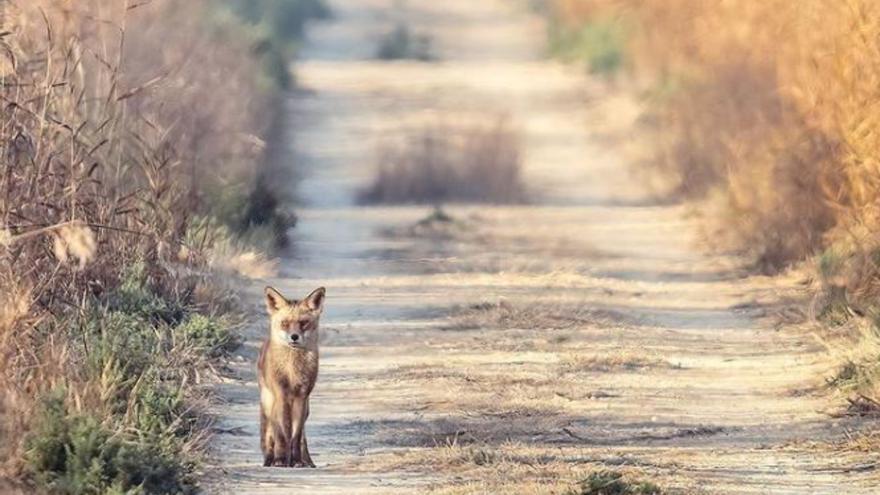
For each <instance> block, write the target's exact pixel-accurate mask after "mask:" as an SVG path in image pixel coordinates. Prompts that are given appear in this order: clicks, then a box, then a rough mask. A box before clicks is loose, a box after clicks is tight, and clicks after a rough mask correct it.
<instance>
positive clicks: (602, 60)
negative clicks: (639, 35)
mask: <svg viewBox="0 0 880 495" xmlns="http://www.w3.org/2000/svg"><path fill="white" fill-rule="evenodd" d="M625 38H626V34H625V30H624V28H623V25H622V22H621V21H620V20H617V19H610V18H609V19H596V20H590V21H589V22H587V23H585V24H583V25H581V26H567V25H565V24H562V23H560V22H558V21H557V22H555V23H551V27H550V48H549V49H550V54H551V55H553V56H555V57H558V58H560V59H562V60H564V61H566V62H570V63H572V62H574V63H583V64H584V65H585V66H586V68H587V69H588V70H589V72H591V73H594V74H603V75H613V74H615V73H617V72H618V71H619V70H620V69H621V68H622V67H623V63H624V57H625Z"/></svg>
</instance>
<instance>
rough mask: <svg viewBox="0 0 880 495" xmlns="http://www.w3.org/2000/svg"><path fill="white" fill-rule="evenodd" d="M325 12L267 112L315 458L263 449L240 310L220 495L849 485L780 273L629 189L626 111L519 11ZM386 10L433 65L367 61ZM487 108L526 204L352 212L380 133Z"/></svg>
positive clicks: (420, 1)
mask: <svg viewBox="0 0 880 495" xmlns="http://www.w3.org/2000/svg"><path fill="white" fill-rule="evenodd" d="M331 8H332V10H333V12H334V18H333V19H332V20H330V21H327V22H325V23H322V24H319V25H316V26H313V27H312V29H311V31H310V32H309V36H308V43H307V45H306V46H305V48H304V51H303V53H302V59H301V61H300V62H299V63H298V70H297V75H298V82H299V85H300V86H301V87H302V88H303V89H302V90H300V91H298V92H297V93H296V94H295V95H294V96H292V97H291V99H290V101H289V102H288V111H289V115H290V120H291V131H290V132H291V136H292V137H291V139H290V142H289V159H290V161H291V162H295V163H296V166H297V168H298V169H299V170H302V171H303V175H304V176H303V177H302V178H301V180H299V181H298V186H297V187H298V190H297V195H298V197H299V198H300V199H301V200H302V202H303V205H304V206H303V207H302V208H301V209H300V210H299V212H298V213H299V216H300V223H299V225H298V227H297V228H296V231H295V237H294V242H293V248H292V249H291V254H290V256H289V257H288V258H286V259H285V260H284V261H283V263H282V267H281V273H280V275H279V277H278V278H277V279H274V280H271V281H269V283H270V284H272V285H274V286H275V287H278V288H279V289H280V290H281V291H282V292H284V293H285V294H287V295H289V296H296V297H299V296H302V295H305V294H307V293H308V291H310V290H311V289H313V288H314V287H317V286H326V287H327V288H328V293H327V294H328V295H327V302H326V312H325V316H324V318H323V324H322V329H321V332H322V355H321V360H322V361H321V375H320V378H319V382H318V386H317V389H316V391H315V393H314V395H313V396H312V411H311V419H310V420H309V423H308V425H307V429H308V431H309V444H310V447H311V450H312V452H313V457H314V460H315V462H316V463H317V464H318V469H314V470H309V469H280V468H273V469H267V468H263V467H261V465H260V460H261V457H260V453H259V440H258V438H259V427H258V423H257V417H258V416H257V411H258V391H257V384H256V378H255V373H254V371H253V370H254V366H255V365H254V363H255V360H256V356H257V351H258V346H259V342H260V341H261V339H262V338H263V335H264V332H265V327H264V325H255V326H254V327H253V328H250V329H248V330H247V332H246V343H245V346H244V347H243V349H242V350H241V351H240V356H239V359H238V360H237V361H236V362H234V363H233V365H234V368H235V372H236V377H235V378H234V379H230V380H229V381H228V382H227V383H223V384H221V385H220V386H219V392H220V394H221V396H222V398H223V399H224V401H225V403H224V404H223V405H222V407H220V408H219V412H220V414H221V416H222V418H221V422H220V424H219V427H218V432H219V433H218V435H217V436H216V438H215V444H216V445H215V446H216V452H218V456H217V457H218V459H219V460H218V461H217V466H215V467H214V468H212V470H211V479H212V480H213V483H215V488H216V489H217V490H218V491H226V492H230V493H252V494H262V493H266V494H268V493H290V489H291V488H292V487H301V488H302V491H301V493H315V494H320V493H386V492H389V493H390V492H400V493H412V492H421V491H429V490H437V491H440V492H442V493H495V492H498V493H501V492H505V490H507V491H506V493H564V492H565V491H566V490H567V489H569V488H571V487H572V482H573V481H575V480H577V479H580V478H583V477H584V476H586V475H588V474H589V473H590V472H593V471H595V470H601V469H618V470H620V469H623V470H625V471H626V472H628V473H629V472H632V473H635V474H634V475H635V476H638V477H640V478H642V479H645V480H650V481H653V482H656V483H658V484H660V485H662V486H671V487H673V488H680V489H683V490H685V491H686V492H687V493H692V492H694V491H696V492H701V490H704V491H705V492H706V493H780V494H781V493H791V494H804V493H870V490H869V488H868V487H867V484H866V482H865V481H864V480H862V479H860V476H862V474H859V473H860V469H859V466H860V464H859V461H858V460H856V459H850V458H848V457H847V456H846V455H844V454H838V453H835V452H834V451H833V449H834V440H835V439H837V438H839V437H840V436H841V435H843V434H844V433H845V432H846V431H847V428H848V426H849V425H848V422H847V421H848V420H845V419H834V418H832V417H831V416H830V415H829V414H828V413H829V411H832V410H833V409H832V407H831V404H830V402H829V401H828V400H827V398H826V397H825V396H824V395H823V394H822V393H820V392H821V390H820V388H821V384H822V376H827V375H828V373H829V367H830V363H829V362H828V360H827V358H826V357H825V354H824V353H823V352H822V351H821V350H820V349H819V348H818V346H817V345H815V343H814V340H813V339H812V338H811V337H810V336H809V334H808V333H807V332H803V331H798V330H797V329H794V328H791V326H790V325H788V326H786V325H779V324H778V323H779V321H778V319H774V318H770V317H769V316H767V315H768V314H770V313H773V311H768V308H770V309H772V308H776V307H782V306H780V304H781V303H780V302H779V301H780V298H779V295H780V294H782V295H784V294H790V293H793V292H794V291H795V290H796V280H793V279H792V278H791V277H789V278H778V279H771V278H762V277H745V276H742V275H741V274H738V272H737V270H736V266H737V262H738V260H736V259H731V258H726V257H721V256H717V255H711V256H710V255H705V254H703V253H705V252H706V251H707V250H706V249H705V248H704V246H702V245H701V242H700V240H699V236H698V235H697V232H698V230H697V228H696V222H695V221H694V220H691V219H689V218H688V216H687V215H686V214H685V213H686V211H685V210H684V208H682V207H678V206H656V205H653V204H652V203H650V202H649V201H647V199H646V198H647V195H646V194H644V192H643V191H641V190H639V188H638V186H637V185H634V184H633V180H632V178H631V177H630V176H629V175H628V173H627V172H626V168H625V166H624V163H623V159H622V157H621V154H620V151H619V149H618V147H619V143H620V142H621V141H625V139H623V140H621V139H612V138H609V136H613V135H617V136H618V137H620V136H626V133H627V132H628V131H629V130H630V128H631V126H632V124H633V121H634V119H635V118H636V116H637V115H638V108H636V107H635V106H634V105H633V104H631V103H629V102H627V101H626V100H625V99H622V98H612V97H610V96H609V95H606V94H603V90H602V89H601V87H600V86H599V85H596V84H595V83H593V82H591V81H590V80H588V78H587V76H585V75H584V74H583V73H582V72H581V71H580V70H577V69H574V68H567V67H564V66H561V65H559V64H556V63H554V62H551V61H547V60H546V59H545V58H544V57H543V53H542V46H541V40H543V39H544V26H543V24H542V22H541V20H540V19H539V18H538V17H537V16H535V15H533V14H531V13H529V12H528V11H527V10H525V9H524V8H523V7H522V6H520V5H518V4H516V3H515V2H504V1H500V0H486V1H481V2H474V1H465V0H447V1H445V2H434V1H430V0H409V1H408V2H406V3H405V4H403V3H401V2H392V1H389V0H360V1H342V0H339V1H333V2H331ZM398 24H401V25H405V26H407V28H408V29H409V30H410V31H411V33H414V34H416V35H426V36H428V37H429V38H430V47H429V50H430V55H431V56H432V57H433V59H434V60H432V61H427V62H423V61H383V60H378V59H376V57H375V55H376V50H377V47H378V46H379V45H380V43H381V39H382V38H383V36H385V35H386V33H388V32H389V31H390V30H391V29H393V28H394V26H395V25H398ZM499 115H503V116H504V117H505V118H506V119H507V122H509V125H511V126H512V127H513V128H514V129H517V130H518V132H519V136H520V137H519V141H518V143H519V146H520V147H521V152H522V160H523V174H524V179H525V183H526V184H527V186H528V188H529V190H530V191H531V192H532V195H533V198H534V201H532V202H531V203H530V204H528V205H523V206H505V207H501V206H498V207H494V206H493V207H479V208H478V207H468V206H457V207H456V206H452V207H448V208H446V210H447V211H448V212H449V214H450V215H451V216H452V218H453V221H451V222H445V221H440V220H437V221H434V222H423V223H422V224H418V225H417V222H418V221H419V220H420V219H422V218H424V217H425V216H426V215H427V214H428V213H429V210H428V209H426V208H425V207H417V206H406V207H363V206H355V198H356V195H357V190H358V188H359V187H362V186H363V185H364V184H366V183H368V182H369V180H370V179H371V177H372V175H373V173H374V165H375V163H376V161H377V160H378V158H377V157H378V156H379V154H380V153H379V150H381V149H382V147H383V146H386V145H389V144H390V143H394V142H395V140H398V139H401V138H402V137H403V136H406V135H407V134H408V133H409V132H411V131H412V129H417V128H419V126H423V125H425V123H428V124H432V123H433V124H436V123H437V122H444V123H458V122H469V121H479V120H486V119H490V120H491V119H493V118H495V116H499ZM450 125H452V124H450ZM588 126H589V127H601V128H602V129H603V139H601V140H600V139H598V138H595V137H593V138H591V137H590V133H588V132H586V131H585V129H586V128H587V127H588ZM261 289H262V287H254V288H253V289H252V294H251V295H250V296H249V297H251V298H252V300H253V301H254V305H255V307H256V306H257V305H259V304H262V299H261V295H260V290H261ZM842 487H845V488H842ZM211 491H213V490H211Z"/></svg>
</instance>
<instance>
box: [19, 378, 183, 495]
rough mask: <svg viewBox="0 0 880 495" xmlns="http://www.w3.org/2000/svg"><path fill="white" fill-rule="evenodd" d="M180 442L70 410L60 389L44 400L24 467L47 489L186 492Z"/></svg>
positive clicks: (64, 490)
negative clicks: (139, 434)
mask: <svg viewBox="0 0 880 495" xmlns="http://www.w3.org/2000/svg"><path fill="white" fill-rule="evenodd" d="M176 448H179V446H176V445H174V444H173V443H172V444H169V443H167V442H163V441H161V440H160V439H159V438H158V437H153V438H150V437H147V438H132V437H130V436H128V435H126V434H125V433H123V432H114V431H112V430H111V429H110V428H108V426H107V425H105V424H104V423H102V422H101V421H100V420H99V419H98V418H96V417H94V416H88V415H81V414H75V413H71V412H69V411H68V410H67V409H66V407H65V402H64V399H63V392H62V391H57V390H56V391H55V392H54V393H53V394H51V395H50V396H49V397H47V398H46V399H44V401H43V410H42V413H41V415H40V417H39V418H38V419H37V421H36V422H35V425H34V430H33V432H32V433H31V434H30V435H29V437H28V439H27V450H26V453H25V459H26V469H27V470H28V471H29V472H30V473H32V475H33V478H34V480H35V481H36V483H37V485H38V486H40V487H41V488H42V489H44V490H46V491H48V492H50V493H58V494H65V495H66V494H71V495H74V494H104V493H119V494H122V493H143V494H148V493H150V494H152V493H156V494H161V493H168V494H172V493H175V494H176V493H191V492H194V485H193V480H192V479H190V477H189V475H188V474H187V473H188V472H189V468H188V467H187V466H185V465H184V464H181V463H180V457H179V456H178V455H177V453H176V452H175V449H176Z"/></svg>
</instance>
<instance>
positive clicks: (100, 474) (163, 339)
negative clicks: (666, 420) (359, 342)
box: [0, 0, 317, 493]
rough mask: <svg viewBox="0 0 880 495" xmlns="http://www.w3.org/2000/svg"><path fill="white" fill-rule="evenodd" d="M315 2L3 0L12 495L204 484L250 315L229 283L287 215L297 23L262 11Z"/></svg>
mask: <svg viewBox="0 0 880 495" xmlns="http://www.w3.org/2000/svg"><path fill="white" fill-rule="evenodd" d="M313 3H314V2H309V1H302V2H300V1H298V0H286V1H282V0H279V1H276V2H262V3H260V5H261V8H260V9H257V8H255V7H254V8H244V6H245V3H243V2H242V3H240V4H239V3H237V2H234V1H230V2H226V3H223V4H216V3H212V2H206V1H182V0H164V1H158V2H115V1H110V0H100V1H93V2H84V3H83V2H75V3H59V2H52V1H49V0H45V1H44V0H35V1H29V2H15V3H8V2H7V3H5V4H4V5H3V7H2V9H3V10H2V17H0V24H2V25H0V104H2V106H3V109H4V111H3V113H2V115H0V161H2V163H3V173H2V176H0V438H3V442H2V444H0V488H2V489H3V490H6V491H11V490H13V488H12V487H18V488H17V489H19V490H21V491H22V492H25V493H32V492H34V491H37V492H49V493H190V492H193V491H195V490H196V487H197V481H198V480H197V478H196V475H195V470H196V467H197V465H198V461H199V458H200V456H201V454H202V451H203V448H204V446H205V440H206V439H207V434H208V426H209V424H210V421H209V418H207V417H206V415H205V405H206V403H207V400H208V397H206V395H205V392H204V390H203V389H202V387H200V385H201V384H203V383H204V382H205V380H206V379H208V378H209V377H210V376H211V375H212V373H214V371H215V370H216V368H217V367H218V366H220V365H221V364H222V361H221V360H222V358H223V357H224V356H225V355H226V354H227V353H228V352H229V351H230V350H231V349H234V348H235V346H236V345H237V341H238V339H237V336H236V327H237V325H238V324H239V323H240V322H241V316H240V315H239V313H238V309H237V304H236V299H235V295H234V293H233V292H232V291H231V289H230V288H229V287H227V286H226V285H225V284H224V283H221V278H228V277H226V275H228V274H229V273H239V274H242V275H249V274H251V275H253V274H256V275H258V276H259V275H265V274H266V273H267V271H270V270H271V263H269V262H268V258H267V256H266V254H265V252H267V251H269V250H271V249H272V246H273V245H275V244H277V243H278V242H279V241H280V240H281V238H280V236H283V234H284V232H285V231H286V229H287V228H288V227H289V226H290V218H291V217H290V215H289V214H288V213H286V212H285V205H284V204H283V201H282V200H281V199H276V200H273V201H269V202H266V201H265V197H266V196H267V195H271V194H273V191H268V190H261V189H260V187H261V185H260V184H261V181H260V178H261V174H264V173H265V171H264V170H265V169H264V167H263V166H262V162H263V158H262V157H263V154H264V151H263V150H264V146H263V136H265V135H266V134H267V132H268V130H269V125H270V124H271V122H272V119H271V118H267V116H271V115H272V111H271V109H272V108H273V106H272V103H273V100H274V98H276V97H277V94H278V91H279V90H280V89H282V88H284V87H285V86H286V85H288V84H289V81H287V79H286V76H284V75H282V72H274V73H273V71H272V70H267V67H268V65H267V60H268V59H270V58H271V57H279V59H278V60H279V61H281V58H280V57H286V56H288V55H289V52H287V51H286V50H288V49H290V47H291V46H292V42H293V39H294V38H295V36H296V35H297V34H296V32H294V33H290V32H286V31H285V32H283V33H281V32H279V31H278V30H277V28H272V26H269V25H268V24H267V22H268V20H269V19H273V20H278V15H279V14H278V12H271V13H269V12H268V9H281V10H279V12H290V9H293V8H294V6H301V7H303V8H306V7H305V6H307V5H312V4H313ZM248 4H249V3H248ZM315 5H317V4H315ZM285 9H287V10H285ZM294 10H295V9H294ZM258 11H259V16H257V12H258ZM297 12H299V11H297ZM305 12H308V14H304V13H302V12H300V14H301V15H308V16H311V15H313V14H312V13H311V12H312V11H309V10H307V11H305ZM300 14H297V15H300ZM248 16H250V17H248ZM288 20H289V19H288ZM281 25H283V26H288V25H289V24H287V23H286V21H285V23H284V24H278V26H281ZM301 25H302V24H301V23H300V24H298V26H300V27H299V28H298V29H301ZM258 35H259V36H258ZM269 45H271V46H272V47H273V48H271V49H270V48H266V46H269ZM272 50H277V51H278V52H279V54H277V55H265V54H266V53H269V52H270V51H272ZM284 72H286V69H285V70H284ZM255 198H263V202H262V203H259V202H257V201H255ZM255 240H261V243H260V245H257V246H254V245H253V241H255ZM221 274H223V275H224V276H222V277H221V276H220V275H221Z"/></svg>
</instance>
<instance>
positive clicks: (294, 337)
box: [266, 287, 326, 349]
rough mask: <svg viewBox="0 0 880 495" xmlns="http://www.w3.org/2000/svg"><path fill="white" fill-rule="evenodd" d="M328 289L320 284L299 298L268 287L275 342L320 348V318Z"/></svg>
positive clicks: (301, 347)
mask: <svg viewBox="0 0 880 495" xmlns="http://www.w3.org/2000/svg"><path fill="white" fill-rule="evenodd" d="M325 292H326V291H325V289H324V288H323V287H320V288H318V289H315V290H314V291H312V293H311V294H309V295H308V297H306V298H305V299H303V300H302V301H296V300H292V299H286V298H285V297H284V296H283V295H281V293H280V292H278V291H277V290H275V289H273V288H272V287H266V310H267V311H268V312H269V338H270V339H271V340H272V342H273V343H275V344H279V345H283V346H287V347H291V348H294V349H317V348H318V319H319V318H320V317H321V312H322V311H323V310H324V293H325Z"/></svg>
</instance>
